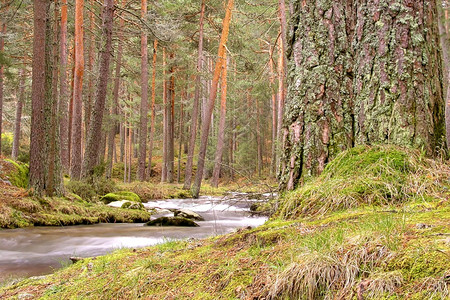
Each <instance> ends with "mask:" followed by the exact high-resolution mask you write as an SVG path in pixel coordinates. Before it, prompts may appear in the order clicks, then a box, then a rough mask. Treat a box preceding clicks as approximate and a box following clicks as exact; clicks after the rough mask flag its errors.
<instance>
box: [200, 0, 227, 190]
mask: <svg viewBox="0 0 450 300" xmlns="http://www.w3.org/2000/svg"><path fill="white" fill-rule="evenodd" d="M233 3H234V0H228V4H227V9H226V12H225V17H224V19H223V25H222V34H221V37H220V42H219V50H218V54H217V61H216V66H215V69H214V76H213V80H212V84H211V92H210V95H209V101H208V110H207V113H206V116H205V117H206V118H205V122H203V124H202V135H201V140H200V141H201V145H200V151H199V156H198V164H197V173H196V174H195V182H194V185H193V187H192V196H193V197H194V198H198V195H199V192H200V187H201V185H202V179H203V170H204V167H205V156H206V148H207V146H208V135H209V128H210V125H211V116H212V112H213V109H214V102H215V100H216V96H217V84H218V82H219V78H220V73H221V72H220V71H221V69H222V65H223V62H224V55H225V45H226V43H227V40H228V32H229V27H230V22H231V11H232V9H233Z"/></svg>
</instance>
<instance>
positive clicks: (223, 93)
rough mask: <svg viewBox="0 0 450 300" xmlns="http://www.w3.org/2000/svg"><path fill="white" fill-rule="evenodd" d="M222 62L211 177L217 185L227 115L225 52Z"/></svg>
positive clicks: (213, 183)
mask: <svg viewBox="0 0 450 300" xmlns="http://www.w3.org/2000/svg"><path fill="white" fill-rule="evenodd" d="M223 59H224V62H223V66H222V84H221V91H220V92H221V98H220V117H219V133H218V136H217V147H216V157H215V159H214V169H213V175H212V178H211V186H213V187H217V186H218V185H219V177H220V170H221V167H222V155H223V150H224V146H225V121H226V117H227V69H228V63H227V53H226V52H225V53H224V58H223Z"/></svg>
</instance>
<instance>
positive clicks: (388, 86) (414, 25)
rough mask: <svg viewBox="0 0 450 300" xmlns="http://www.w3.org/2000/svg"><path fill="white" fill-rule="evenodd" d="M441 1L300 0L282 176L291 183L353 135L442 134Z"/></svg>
mask: <svg viewBox="0 0 450 300" xmlns="http://www.w3.org/2000/svg"><path fill="white" fill-rule="evenodd" d="M436 13H437V12H436V4H435V3H434V2H433V1H410V0H393V1H388V0H364V1H357V0H353V1H351V0H345V1H344V0H340V1H330V0H315V1H296V3H295V14H294V15H293V16H292V18H291V22H292V25H293V26H292V28H293V30H291V34H290V37H289V39H288V40H289V41H290V43H289V44H290V45H289V46H290V47H289V49H288V63H289V74H288V97H287V100H286V110H285V115H284V120H283V133H284V134H283V141H282V142H283V145H284V148H283V149H284V150H283V151H284V152H283V153H282V154H281V155H282V159H281V168H280V173H279V179H280V181H281V187H282V188H287V189H293V188H295V186H296V185H297V184H298V183H299V182H301V178H302V176H310V175H317V174H319V173H320V172H321V171H323V169H324V167H325V165H326V163H327V162H328V161H329V160H330V159H332V158H333V157H334V156H335V155H336V154H337V153H339V152H340V151H342V150H344V149H347V148H350V147H353V146H354V145H357V144H380V143H383V144H395V145H400V146H406V147H415V148H423V149H424V150H425V151H426V152H427V153H428V154H430V155H431V154H432V153H433V152H434V151H435V150H436V149H437V148H438V147H440V145H441V143H442V141H443V133H444V132H443V110H444V101H443V94H442V66H441V60H440V53H439V49H438V45H439V36H438V31H437V27H436V24H435V22H434V20H435V18H436Z"/></svg>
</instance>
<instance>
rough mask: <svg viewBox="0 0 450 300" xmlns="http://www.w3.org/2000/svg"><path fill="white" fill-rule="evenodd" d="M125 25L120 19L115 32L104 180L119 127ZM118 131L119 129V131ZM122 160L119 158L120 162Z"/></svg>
mask: <svg viewBox="0 0 450 300" xmlns="http://www.w3.org/2000/svg"><path fill="white" fill-rule="evenodd" d="M125 5H126V0H122V6H123V7H124V6H125ZM124 25H125V21H124V19H123V18H120V21H119V28H118V32H117V37H118V41H117V56H116V66H115V67H116V69H115V75H114V87H113V104H112V105H113V107H112V110H111V113H112V115H113V117H114V120H113V124H112V126H111V128H110V130H109V136H108V167H107V169H106V178H111V175H112V169H113V154H114V149H115V147H116V141H115V140H116V133H117V126H118V125H119V122H118V121H117V117H118V115H119V89H120V69H121V66H122V51H123V42H122V39H123V34H122V30H123V27H124ZM119 130H120V129H119ZM121 157H122V155H121ZM122 160H123V159H122V158H121V161H122Z"/></svg>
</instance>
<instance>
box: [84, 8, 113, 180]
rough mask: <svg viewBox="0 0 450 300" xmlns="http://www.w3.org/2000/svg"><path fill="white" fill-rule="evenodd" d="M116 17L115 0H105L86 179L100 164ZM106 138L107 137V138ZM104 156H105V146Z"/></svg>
mask: <svg viewBox="0 0 450 300" xmlns="http://www.w3.org/2000/svg"><path fill="white" fill-rule="evenodd" d="M113 17H114V1H113V0H105V1H104V3H103V11H102V35H103V36H104V43H105V44H104V45H103V46H102V48H101V51H100V61H99V64H100V66H99V74H100V75H99V78H98V83H97V94H96V97H95V103H94V106H93V110H92V115H91V121H90V128H89V133H88V137H87V142H86V152H85V154H84V160H83V174H82V177H83V178H84V179H88V178H90V177H92V176H93V175H94V174H93V173H94V167H95V166H96V165H97V164H98V158H99V151H100V145H99V141H98V138H99V136H102V135H103V133H102V123H103V113H104V111H105V102H106V92H107V88H108V76H109V71H110V69H109V64H110V58H111V47H112V30H113ZM105 139H106V138H105ZM102 157H103V158H104V148H103V154H102Z"/></svg>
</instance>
